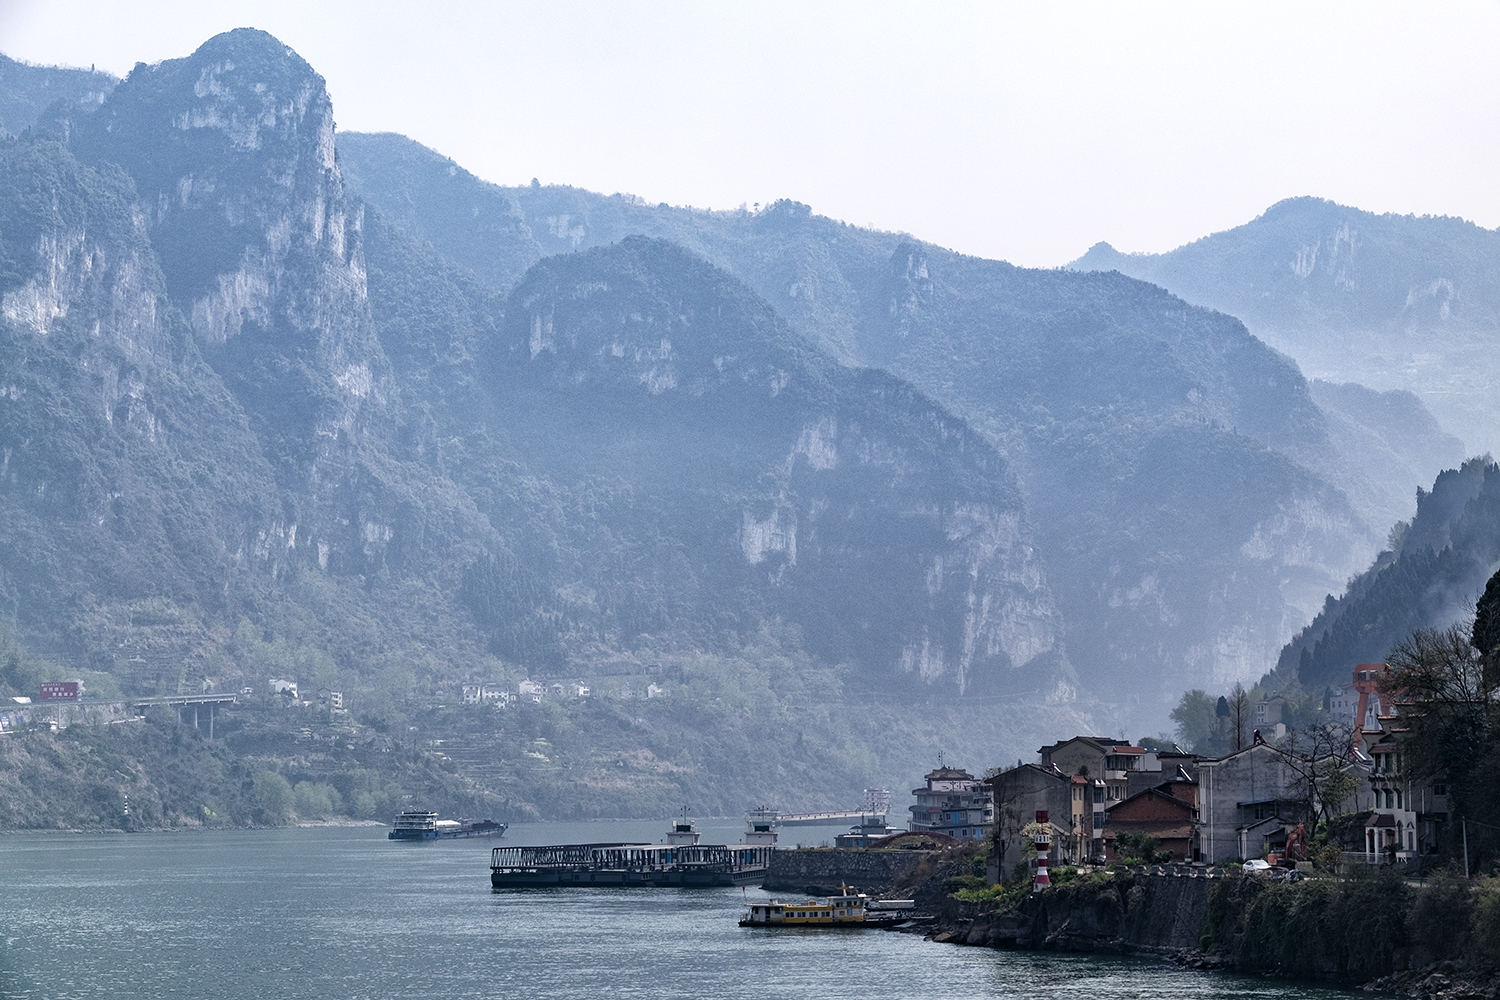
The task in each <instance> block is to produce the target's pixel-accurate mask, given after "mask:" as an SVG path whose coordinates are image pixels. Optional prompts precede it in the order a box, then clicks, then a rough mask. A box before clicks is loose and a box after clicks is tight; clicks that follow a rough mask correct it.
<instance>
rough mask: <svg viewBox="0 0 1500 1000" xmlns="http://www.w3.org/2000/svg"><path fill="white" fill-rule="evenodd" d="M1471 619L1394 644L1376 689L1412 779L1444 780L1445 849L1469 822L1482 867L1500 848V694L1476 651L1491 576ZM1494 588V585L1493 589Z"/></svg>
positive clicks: (1488, 624) (1485, 625)
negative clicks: (1396, 729) (1397, 731)
mask: <svg viewBox="0 0 1500 1000" xmlns="http://www.w3.org/2000/svg"><path fill="white" fill-rule="evenodd" d="M1490 582H1491V586H1489V587H1486V588H1485V594H1484V596H1483V597H1481V598H1480V605H1482V610H1481V608H1480V607H1476V609H1475V617H1474V621H1473V623H1472V624H1471V625H1469V626H1465V625H1463V624H1454V625H1450V626H1449V627H1448V628H1445V629H1434V628H1422V629H1417V630H1416V631H1415V632H1413V633H1411V634H1410V635H1408V636H1407V637H1406V638H1404V639H1402V640H1401V641H1400V642H1398V643H1396V645H1395V646H1394V647H1392V649H1391V651H1390V654H1389V655H1388V656H1387V657H1386V662H1387V663H1389V664H1390V667H1391V669H1390V672H1389V673H1387V674H1386V676H1385V677H1384V679H1383V680H1382V684H1381V687H1382V691H1383V692H1384V693H1386V694H1387V695H1388V696H1389V697H1390V699H1391V701H1393V702H1394V703H1395V704H1396V706H1397V710H1398V711H1399V713H1400V714H1401V716H1402V728H1403V729H1405V730H1406V732H1405V736H1404V738H1403V739H1402V745H1401V750H1402V755H1403V757H1404V758H1405V767H1407V768H1408V769H1410V771H1411V772H1412V773H1413V774H1414V775H1415V776H1417V777H1422V778H1428V779H1432V780H1434V781H1438V780H1441V781H1442V782H1444V783H1445V784H1446V785H1447V791H1448V805H1449V809H1448V811H1449V813H1450V815H1452V816H1453V819H1454V820H1455V822H1453V823H1450V824H1449V825H1448V830H1447V837H1448V843H1447V845H1446V846H1447V847H1448V849H1449V851H1450V852H1453V851H1455V850H1456V849H1457V841H1458V840H1459V839H1460V838H1461V836H1462V832H1463V829H1464V826H1465V822H1466V821H1467V826H1468V834H1469V849H1470V856H1471V858H1473V859H1474V860H1475V861H1476V862H1479V863H1480V864H1481V865H1482V864H1483V862H1484V859H1486V858H1491V857H1494V856H1495V854H1497V853H1500V838H1497V837H1496V836H1495V834H1494V833H1493V832H1492V831H1494V830H1500V798H1497V797H1496V796H1495V794H1494V790H1493V784H1494V774H1495V769H1496V768H1497V767H1500V699H1497V691H1496V686H1497V685H1496V671H1495V669H1494V662H1495V659H1496V656H1497V651H1496V649H1495V648H1494V647H1491V649H1490V650H1489V652H1488V653H1483V652H1481V650H1482V648H1483V647H1484V645H1486V644H1487V642H1488V641H1489V639H1490V638H1491V635H1490V631H1489V630H1490V629H1491V628H1492V627H1493V624H1494V617H1493V616H1494V615H1495V613H1496V610H1497V609H1496V607H1495V605H1496V602H1497V601H1500V593H1497V591H1500V586H1497V585H1496V584H1495V581H1494V580H1493V578H1492V579H1491V581H1490ZM1492 588H1493V589H1492Z"/></svg>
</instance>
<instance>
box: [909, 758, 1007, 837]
mask: <svg viewBox="0 0 1500 1000" xmlns="http://www.w3.org/2000/svg"><path fill="white" fill-rule="evenodd" d="M923 777H924V780H925V781H926V784H925V785H923V787H921V788H913V789H912V795H914V796H916V799H917V801H916V804H915V805H913V806H911V807H910V808H911V820H910V821H909V823H908V824H907V829H908V830H909V831H910V832H912V833H941V834H945V835H946V836H949V837H953V838H955V839H957V840H983V839H984V838H985V837H987V836H989V833H990V828H991V827H992V826H993V825H994V821H995V816H994V805H993V803H992V802H991V800H990V786H989V785H986V784H985V783H984V782H983V781H980V780H979V779H977V778H975V777H974V776H973V775H972V774H970V773H969V772H968V771H965V770H963V769H962V768H957V767H941V766H939V767H937V768H935V769H933V770H931V771H929V772H927V774H926V775H924V776H923Z"/></svg>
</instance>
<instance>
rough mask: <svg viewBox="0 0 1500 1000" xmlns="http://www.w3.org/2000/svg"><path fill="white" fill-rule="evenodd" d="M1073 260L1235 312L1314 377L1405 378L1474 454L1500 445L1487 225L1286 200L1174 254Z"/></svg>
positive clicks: (1110, 253) (1497, 250)
mask: <svg viewBox="0 0 1500 1000" xmlns="http://www.w3.org/2000/svg"><path fill="white" fill-rule="evenodd" d="M1069 266H1070V267H1071V268H1074V269H1077V270H1090V271H1119V272H1121V273H1122V274H1129V275H1132V276H1133V277H1137V278H1142V279H1144V280H1146V281H1151V282H1155V283H1156V284H1158V285H1161V286H1162V287H1164V288H1169V289H1171V290H1172V291H1173V292H1175V293H1176V294H1178V295H1181V296H1182V297H1183V298H1185V299H1187V300H1188V301H1189V302H1194V303H1197V304H1199V305H1205V306H1211V307H1213V308H1215V309H1221V310H1223V311H1224V312H1227V313H1231V314H1233V315H1235V316H1238V317H1239V318H1241V319H1243V320H1244V321H1245V322H1246V324H1248V325H1249V327H1250V329H1251V331H1253V332H1254V333H1255V334H1256V335H1257V336H1259V337H1262V338H1264V339H1265V340H1266V341H1267V342H1268V343H1270V344H1271V345H1273V346H1274V347H1277V348H1278V349H1280V350H1283V351H1285V352H1287V353H1288V354H1290V355H1291V356H1292V357H1293V358H1296V359H1297V363H1298V364H1299V365H1301V366H1302V369H1303V370H1304V371H1305V372H1307V373H1308V374H1309V375H1312V376H1317V377H1321V378H1326V379H1329V380H1331V381H1337V382H1359V383H1363V384H1364V385H1367V386H1371V387H1373V388H1376V389H1409V390H1411V391H1413V392H1415V393H1417V394H1418V395H1419V396H1420V397H1421V399H1422V401H1423V402H1424V403H1426V405H1427V406H1429V407H1430V408H1431V409H1432V411H1433V413H1435V414H1436V415H1437V417H1438V418H1439V419H1440V420H1441V421H1442V422H1443V425H1444V426H1445V427H1447V428H1448V429H1449V430H1451V431H1453V432H1454V433H1456V434H1458V435H1459V436H1460V437H1461V438H1463V440H1464V442H1465V444H1467V445H1468V448H1469V454H1477V453H1479V452H1482V451H1486V450H1495V449H1496V448H1497V447H1500V435H1497V433H1496V431H1495V428H1496V427H1497V426H1500V423H1497V420H1496V418H1497V416H1500V408H1497V404H1496V402H1495V394H1494V392H1493V391H1492V386H1493V384H1494V381H1495V376H1496V373H1497V368H1496V362H1495V361H1494V358H1493V355H1494V351H1493V350H1492V348H1491V344H1492V342H1493V340H1494V336H1495V333H1496V331H1497V330H1500V233H1497V232H1496V231H1495V230H1492V229H1484V228H1481V227H1479V226H1476V225H1474V224H1473V223H1470V222H1466V221H1464V220H1462V219H1453V218H1435V217H1431V216H1423V217H1420V218H1418V217H1415V216H1410V215H1407V216H1400V215H1376V214H1374V213H1371V212H1363V211H1360V210H1359V209H1356V208H1349V207H1346V206H1344V205H1337V204H1334V203H1333V202H1330V201H1324V200H1322V199H1318V198H1289V199H1287V200H1286V201H1281V202H1278V203H1277V204H1275V205H1272V206H1271V207H1270V208H1268V209H1266V211H1265V213H1264V214H1262V215H1261V216H1260V217H1258V218H1256V219H1254V220H1252V221H1251V222H1247V223H1246V224H1244V225H1242V226H1237V227H1235V228H1234V229H1230V230H1227V231H1225V232H1222V233H1214V234H1213V235H1211V236H1205V237H1203V238H1202V239H1200V240H1196V241H1194V242H1192V243H1189V244H1187V245H1185V246H1181V247H1178V248H1177V249H1176V250H1172V251H1170V252H1169V253H1165V254H1124V253H1120V252H1119V251H1117V250H1115V249H1114V248H1113V247H1111V246H1110V245H1109V244H1107V243H1101V244H1098V245H1097V246H1095V247H1093V248H1092V249H1090V250H1089V252H1088V253H1086V254H1084V255H1083V256H1082V257H1080V258H1079V259H1078V260H1076V261H1074V262H1073V263H1072V264H1070V265H1069ZM1436 472H1437V469H1433V470H1431V471H1430V472H1429V474H1428V476H1427V477H1425V478H1426V479H1427V480H1428V481H1430V479H1431V477H1432V476H1433V475H1435V474H1436Z"/></svg>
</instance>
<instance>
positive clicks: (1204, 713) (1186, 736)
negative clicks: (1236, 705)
mask: <svg viewBox="0 0 1500 1000" xmlns="http://www.w3.org/2000/svg"><path fill="white" fill-rule="evenodd" d="M1219 700H1220V701H1223V699H1222V698H1221V699H1219ZM1172 722H1173V723H1174V724H1175V726H1176V733H1177V742H1178V743H1180V744H1182V745H1183V746H1185V747H1190V748H1192V750H1193V752H1194V753H1202V754H1212V753H1215V752H1217V750H1218V749H1219V740H1218V731H1219V722H1218V719H1217V718H1216V716H1215V714H1214V702H1213V699H1212V698H1210V697H1209V696H1208V694H1207V693H1206V692H1204V691H1201V690H1199V689H1197V688H1194V689H1193V690H1191V691H1189V692H1187V693H1186V694H1184V695H1183V696H1182V700H1181V701H1179V702H1178V703H1177V707H1176V708H1174V709H1172Z"/></svg>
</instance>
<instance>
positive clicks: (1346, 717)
mask: <svg viewBox="0 0 1500 1000" xmlns="http://www.w3.org/2000/svg"><path fill="white" fill-rule="evenodd" d="M1388 669H1389V668H1388V667H1387V666H1386V665H1385V664H1383V663H1376V664H1372V663H1362V664H1359V665H1358V666H1357V667H1355V668H1354V671H1353V683H1352V685H1351V686H1350V688H1349V689H1347V690H1348V691H1349V695H1347V696H1346V695H1345V694H1344V693H1343V691H1341V692H1340V693H1339V694H1338V695H1337V696H1335V697H1332V698H1330V699H1329V700H1330V702H1332V704H1330V705H1328V708H1329V709H1330V711H1329V715H1330V716H1331V721H1332V722H1333V723H1341V722H1345V723H1347V722H1357V723H1359V725H1356V726H1353V727H1351V728H1352V729H1353V732H1352V736H1351V738H1350V739H1349V740H1348V742H1347V746H1346V748H1345V749H1342V750H1341V749H1338V748H1337V746H1335V747H1334V748H1333V749H1332V750H1329V749H1326V748H1325V749H1324V750H1322V751H1320V752H1321V753H1322V756H1320V757H1318V759H1317V760H1316V761H1314V760H1313V759H1312V757H1310V756H1309V755H1308V753H1306V752H1303V748H1301V747H1299V746H1298V745H1297V743H1296V742H1295V736H1293V737H1292V740H1291V741H1289V739H1288V733H1287V729H1286V728H1285V727H1284V725H1282V719H1281V713H1282V707H1283V702H1282V701H1281V700H1280V699H1278V698H1275V697H1272V698H1268V699H1265V700H1264V701H1262V702H1260V703H1259V704H1258V705H1257V709H1258V711H1257V720H1256V721H1264V723H1265V724H1266V731H1265V735H1264V738H1263V736H1262V731H1261V730H1259V729H1257V730H1256V732H1255V737H1254V739H1253V740H1252V742H1251V743H1250V745H1249V746H1246V747H1244V748H1242V749H1240V750H1237V751H1235V752H1234V753H1230V754H1226V755H1225V756H1223V757H1221V758H1218V759H1209V758H1203V757H1199V756H1198V755H1196V754H1192V753H1188V752H1187V751H1184V750H1182V749H1181V748H1179V747H1171V748H1169V749H1168V748H1147V747H1137V746H1131V745H1129V744H1126V743H1124V742H1122V741H1118V740H1111V739H1107V738H1104V737H1097V736H1075V737H1073V738H1072V739H1067V740H1063V741H1061V742H1059V743H1054V744H1051V745H1050V746H1044V747H1042V748H1041V749H1040V750H1038V751H1037V760H1036V761H1035V762H1030V763H1027V762H1022V761H1017V762H1016V765H1015V766H1014V767H1008V768H1004V769H1001V770H997V771H994V772H992V773H991V774H990V775H989V776H988V777H986V778H985V779H984V781H983V782H982V785H983V786H984V787H985V788H987V789H988V791H989V794H990V799H991V806H992V815H993V825H992V827H991V831H992V832H991V836H992V838H993V839H992V843H991V850H990V877H991V880H992V881H997V880H999V879H1000V878H1001V877H1003V876H1004V875H1005V874H1007V873H1009V872H1010V871H1012V870H1013V869H1014V867H1015V866H1016V865H1017V864H1020V863H1022V862H1025V861H1026V860H1028V848H1029V846H1030V845H1031V843H1032V842H1033V841H1034V839H1035V838H1034V834H1035V827H1034V825H1033V824H1034V823H1035V821H1036V816H1037V813H1038V812H1045V813H1046V814H1047V816H1048V823H1047V826H1048V831H1047V832H1048V833H1049V834H1050V836H1051V843H1052V854H1053V859H1054V861H1053V863H1054V864H1090V863H1094V864H1097V863H1101V862H1105V861H1109V860H1115V859H1117V858H1119V857H1120V852H1119V851H1118V850H1117V849H1116V843H1117V840H1118V838H1119V837H1120V836H1122V835H1124V834H1127V833H1141V834H1148V835H1150V836H1152V837H1155V838H1156V839H1157V840H1158V841H1159V842H1160V849H1161V850H1162V851H1163V852H1166V853H1168V854H1170V855H1171V858H1172V860H1173V861H1174V862H1183V861H1199V862H1205V863H1209V864H1215V863H1223V862H1228V861H1235V860H1241V859H1246V858H1258V857H1262V856H1265V855H1266V854H1267V853H1269V852H1271V851H1280V850H1284V849H1285V848H1286V847H1287V843H1288V841H1289V840H1290V839H1294V838H1295V837H1296V836H1297V834H1296V833H1295V831H1296V830H1297V828H1298V827H1299V826H1301V827H1303V829H1304V831H1305V832H1310V828H1311V827H1312V826H1313V824H1315V823H1316V822H1317V820H1318V817H1319V815H1320V813H1321V814H1322V815H1350V814H1352V815H1354V816H1356V817H1359V818H1360V819H1362V820H1363V829H1362V834H1363V843H1362V844H1356V843H1354V842H1353V840H1354V839H1356V838H1358V837H1359V835H1360V832H1361V831H1360V830H1359V828H1358V827H1356V829H1355V832H1354V833H1352V834H1351V835H1350V837H1351V839H1350V842H1349V843H1347V844H1345V854H1344V858H1345V860H1346V861H1367V862H1369V863H1372V864H1376V863H1387V864H1389V863H1399V862H1403V861H1407V860H1411V859H1414V858H1416V857H1418V856H1420V855H1422V854H1426V853H1429V852H1431V851H1434V850H1436V849H1437V846H1438V844H1439V843H1440V842H1441V840H1442V837H1443V830H1444V826H1445V824H1447V823H1449V822H1451V817H1450V812H1449V808H1450V807H1449V800H1448V789H1447V784H1446V782H1445V781H1443V780H1442V779H1441V776H1439V777H1437V778H1431V779H1425V780H1419V779H1418V778H1417V777H1416V776H1415V775H1414V774H1412V773H1411V771H1410V768H1409V766H1408V761H1407V757H1406V755H1405V753H1404V752H1403V749H1402V743H1403V740H1405V739H1406V738H1407V734H1408V724H1405V723H1403V715H1402V713H1403V711H1408V712H1409V711H1417V710H1427V709H1425V708H1424V709H1417V708H1415V707H1414V706H1409V705H1405V704H1402V699H1401V698H1400V697H1391V696H1389V695H1385V694H1382V693H1381V684H1382V681H1383V679H1384V677H1385V676H1386V675H1387V672H1388ZM1356 696H1357V697H1356ZM1330 769H1331V771H1332V772H1333V773H1336V772H1338V771H1343V772H1344V773H1345V774H1347V775H1348V776H1350V777H1352V778H1354V779H1355V780H1354V782H1353V785H1352V787H1353V789H1354V791H1353V793H1352V794H1351V795H1350V796H1349V798H1347V799H1345V800H1344V801H1342V802H1331V803H1324V802H1320V801H1319V799H1318V795H1319V790H1320V789H1321V788H1323V787H1325V786H1324V785H1322V784H1321V782H1319V781H1313V780H1310V777H1309V776H1310V775H1315V774H1316V773H1318V772H1319V771H1321V772H1322V773H1325V774H1326V773H1330ZM946 773H947V772H946V771H945V770H942V769H940V770H939V771H934V772H933V773H932V774H930V775H928V778H929V787H931V786H932V784H933V780H934V779H936V778H937V777H938V776H939V775H945V774H946ZM955 774H962V775H963V776H964V777H965V778H967V774H966V773H965V772H955ZM925 791H926V790H924V789H918V790H917V794H918V795H919V803H922V804H921V805H919V806H917V807H913V829H916V828H917V825H916V820H917V818H918V814H919V812H921V811H922V810H925V809H928V808H930V807H928V806H927V805H926V803H927V802H928V801H929V799H930V798H931V796H929V797H928V798H920V796H922V795H923V793H924V792H925ZM938 814H941V810H938ZM1357 822H1358V820H1357ZM924 828H925V829H933V827H932V826H926V827H924ZM1028 828H1029V829H1028Z"/></svg>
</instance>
